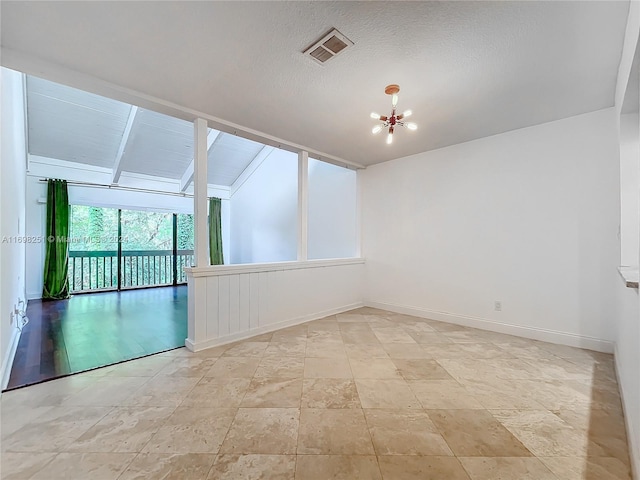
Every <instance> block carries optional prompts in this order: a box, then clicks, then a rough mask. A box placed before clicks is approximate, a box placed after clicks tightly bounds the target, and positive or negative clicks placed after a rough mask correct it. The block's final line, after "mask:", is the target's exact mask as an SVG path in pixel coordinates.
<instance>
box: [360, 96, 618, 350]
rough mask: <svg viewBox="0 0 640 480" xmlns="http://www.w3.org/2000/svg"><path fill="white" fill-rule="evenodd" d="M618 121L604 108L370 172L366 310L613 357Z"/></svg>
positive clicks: (366, 178)
mask: <svg viewBox="0 0 640 480" xmlns="http://www.w3.org/2000/svg"><path fill="white" fill-rule="evenodd" d="M616 122H617V120H616V114H615V111H614V109H606V110H601V111H597V112H594V113H589V114H585V115H580V116H576V117H572V118H568V119H564V120H559V121H556V122H551V123H547V124H543V125H539V126H534V127H530V128H525V129H521V130H515V131H511V132H507V133H504V134H501V135H496V136H492V137H487V138H482V139H479V140H475V141H472V142H468V143H464V144H460V145H455V146H451V147H447V148H442V149H439V150H435V151H431V152H426V153H421V154H418V155H413V156H410V157H406V158H401V159H398V160H394V161H391V162H386V163H382V164H378V165H375V166H373V167H369V168H367V169H366V170H365V171H364V172H362V185H363V212H362V216H363V219H362V221H363V251H364V257H365V258H366V259H367V263H366V270H367V275H366V278H367V295H366V299H367V302H368V303H369V304H374V305H377V306H380V307H382V308H389V309H395V310H402V311H406V312H407V313H413V314H417V315H422V316H426V317H431V318H436V319H441V320H446V321H452V322H456V323H463V324H468V325H474V326H478V327H486V328H489V329H493V330H499V331H506V332H509V333H514V334H518V335H522V336H526V337H534V338H540V339H543V340H550V341H557V342H560V343H566V344H572V345H576V346H583V347H588V348H594V349H598V350H604V351H612V350H613V343H612V342H613V341H614V340H615V338H614V337H615V334H614V327H613V325H612V323H613V321H614V320H613V318H612V312H614V311H615V310H614V307H615V293H614V292H615V286H616V285H617V282H620V279H619V278H618V273H617V267H618V262H619V252H620V250H619V240H618V236H617V233H618V219H619V208H620V206H619V192H620V190H619V188H620V185H619V169H618V160H617V159H618V156H619V150H618V132H617V126H616V125H617V123H616ZM426 134H428V132H427V133H426ZM398 141H402V138H400V137H399V138H398ZM496 302H499V304H496ZM498 310H499V311H498Z"/></svg>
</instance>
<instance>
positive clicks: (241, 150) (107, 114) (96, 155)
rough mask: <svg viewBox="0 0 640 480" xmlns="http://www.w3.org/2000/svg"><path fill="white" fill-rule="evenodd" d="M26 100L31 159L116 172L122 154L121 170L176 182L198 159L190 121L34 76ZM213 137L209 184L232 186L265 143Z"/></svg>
mask: <svg viewBox="0 0 640 480" xmlns="http://www.w3.org/2000/svg"><path fill="white" fill-rule="evenodd" d="M26 101H27V102H26V103H27V123H28V126H29V135H28V151H29V154H31V155H38V156H41V157H45V158H48V159H55V160H64V161H66V162H72V163H77V164H82V165H92V166H96V167H103V168H109V169H114V170H115V169H116V165H117V164H118V154H119V152H120V150H122V156H121V158H120V160H119V166H120V169H121V170H122V171H124V172H131V173H141V174H145V175H150V176H153V177H161V178H168V179H173V180H180V179H181V178H182V176H183V175H184V173H185V171H186V170H187V168H188V167H189V164H190V163H191V161H192V159H193V124H191V123H190V122H187V121H184V120H180V119H178V118H174V117H170V116H167V115H163V114H161V113H157V112H153V111H151V110H145V109H141V108H137V107H134V106H133V105H128V104H125V103H122V102H119V101H117V100H111V99H108V98H104V97H101V96H99V95H94V94H92V93H88V92H84V91H81V90H77V89H75V88H71V87H67V86H65V85H60V84H57V83H53V82H50V81H48V80H43V79H40V78H37V77H33V76H30V75H27V77H26ZM130 117H132V121H131V128H130V129H129V130H127V123H128V121H129V118H130ZM213 133H214V134H215V135H216V138H217V141H215V142H214V143H213V144H212V145H211V148H210V149H209V155H208V159H209V168H208V171H209V178H208V180H209V183H210V184H213V185H222V186H231V185H232V184H233V182H235V180H236V179H237V178H238V177H239V176H240V174H241V173H242V172H243V171H244V169H245V168H247V166H248V165H249V164H250V163H251V162H252V161H253V159H254V158H255V157H256V155H257V154H258V152H259V151H260V150H261V149H262V147H263V146H264V145H262V144H259V143H256V142H253V141H251V140H247V139H245V138H241V137H237V136H234V135H231V134H228V133H222V132H217V131H214V132H213ZM210 134H211V132H210Z"/></svg>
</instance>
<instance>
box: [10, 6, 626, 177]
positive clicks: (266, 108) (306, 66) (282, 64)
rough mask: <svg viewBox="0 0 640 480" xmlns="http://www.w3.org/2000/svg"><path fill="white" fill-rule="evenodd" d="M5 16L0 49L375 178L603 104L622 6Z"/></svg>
mask: <svg viewBox="0 0 640 480" xmlns="http://www.w3.org/2000/svg"><path fill="white" fill-rule="evenodd" d="M1 8H2V15H1V22H2V24H1V27H2V28H1V30H2V36H1V42H2V46H3V49H10V50H12V51H13V52H15V53H17V54H18V56H19V54H22V55H24V56H31V57H38V58H41V59H44V60H46V61H48V62H52V63H54V64H58V65H61V66H63V67H65V68H68V69H71V70H74V71H77V72H81V73H84V74H87V75H90V76H93V77H96V78H98V79H102V80H105V81H107V82H111V83H112V84H116V85H119V86H122V87H126V88H130V89H133V90H136V91H138V92H142V93H145V94H149V95H152V96H155V97H157V98H160V99H164V100H168V101H171V102H174V103H176V104H179V105H182V106H184V107H186V108H190V109H194V110H197V111H201V112H205V113H207V114H210V115H213V116H216V117H219V118H222V119H224V120H227V121H230V122H235V123H237V124H239V125H242V126H244V127H248V128H251V129H255V130H258V131H261V132H264V133H266V134H269V135H273V136H276V137H279V138H282V139H285V140H287V141H290V142H293V143H297V144H301V145H304V146H306V147H309V148H313V149H316V150H318V151H321V152H326V153H328V154H331V155H334V156H336V157H340V158H343V159H345V160H348V161H352V162H357V163H361V164H365V165H369V164H374V163H378V162H382V161H385V160H389V159H392V158H397V157H401V156H405V155H409V154H414V153H418V152H421V151H426V150H431V149H435V148H439V147H443V146H446V145H451V144H456V143H460V142H465V141H468V140H472V139H475V138H479V137H484V136H488V135H493V134H497V133H501V132H504V131H508V130H513V129H516V128H521V127H526V126H530V125H535V124H539V123H543V122H548V121H551V120H556V119H560V118H564V117H568V116H572V115H577V114H581V113H585V112H589V111H594V110H598V109H601V108H606V107H610V106H612V105H613V101H614V91H615V83H616V76H617V70H618V64H619V61H620V55H621V51H622V43H623V35H624V31H625V24H626V18H627V13H628V8H629V2H628V0H625V1H615V0H614V1H602V2H598V1H584V2H583V1H567V2H564V1H549V2H546V1H536V2H521V1H513V2H508V1H505V2H484V1H482V2H458V1H451V2H447V1H442V2H323V1H313V2H218V1H216V2H13V1H6V0H4V1H3V2H2V3H1ZM332 27H335V28H337V29H338V30H340V31H341V32H342V33H343V34H344V35H346V36H347V37H348V38H349V39H350V40H351V41H353V42H354V46H353V47H350V48H349V49H348V50H346V51H344V52H343V53H342V54H340V55H339V56H337V57H335V58H334V59H332V60H330V61H329V62H328V63H327V64H325V65H324V66H319V65H318V64H316V63H315V62H314V61H313V60H311V59H310V58H308V57H305V56H304V55H303V54H302V53H301V52H302V51H303V50H304V49H305V48H306V47H307V46H309V45H310V44H312V43H313V42H314V41H315V40H317V39H318V38H319V37H321V36H322V35H323V34H325V33H326V32H327V31H328V30H329V29H330V28H332ZM14 58H15V56H14ZM9 66H10V67H11V65H9ZM390 83H397V84H399V85H400V87H401V92H400V104H399V108H400V109H405V108H411V109H412V110H413V112H414V121H415V122H416V123H417V124H418V125H419V129H418V130H417V131H416V132H409V131H404V130H403V131H399V132H398V134H397V136H396V141H395V142H394V143H393V144H392V145H390V146H387V145H385V143H384V137H383V136H379V137H373V136H372V135H371V128H372V127H373V125H374V124H375V123H374V122H373V120H371V119H370V118H369V113H370V112H371V111H372V110H374V111H377V112H379V113H382V114H385V113H387V110H389V103H390V102H389V97H388V96H386V95H385V94H384V92H383V90H384V87H385V85H387V84H390Z"/></svg>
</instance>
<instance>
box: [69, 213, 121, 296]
mask: <svg viewBox="0 0 640 480" xmlns="http://www.w3.org/2000/svg"><path fill="white" fill-rule="evenodd" d="M117 237H118V210H117V209H115V208H99V207H87V206H85V205H71V222H70V228H69V239H68V241H69V290H70V291H71V292H80V291H86V290H112V289H115V288H117V286H118V238H117Z"/></svg>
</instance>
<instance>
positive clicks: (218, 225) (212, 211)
mask: <svg viewBox="0 0 640 480" xmlns="http://www.w3.org/2000/svg"><path fill="white" fill-rule="evenodd" d="M221 207H222V202H221V201H220V199H219V198H215V197H212V198H210V199H209V260H210V262H211V265H224V260H223V258H222V213H221V210H222V208H221Z"/></svg>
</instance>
